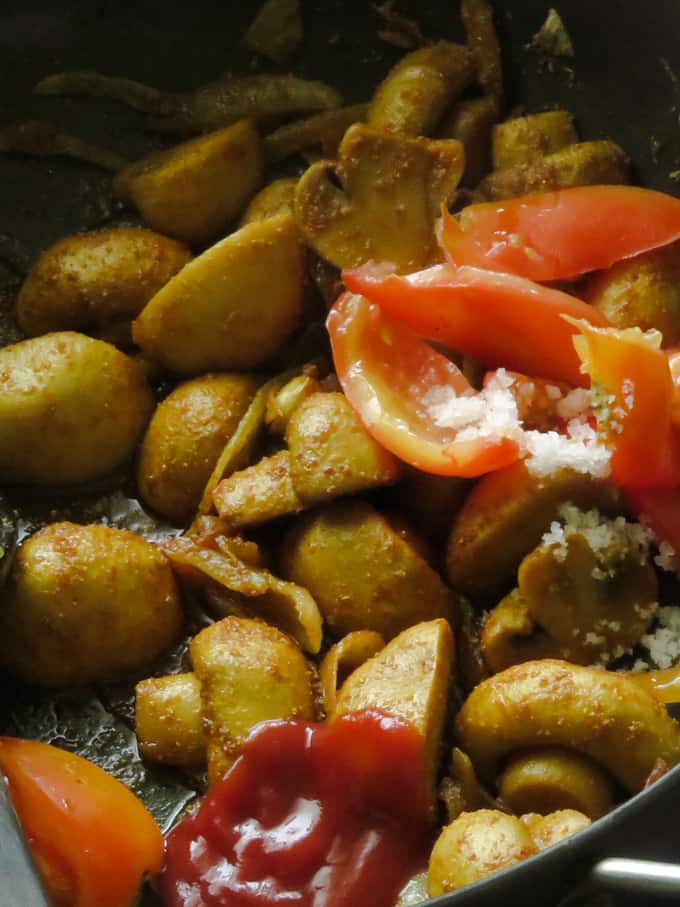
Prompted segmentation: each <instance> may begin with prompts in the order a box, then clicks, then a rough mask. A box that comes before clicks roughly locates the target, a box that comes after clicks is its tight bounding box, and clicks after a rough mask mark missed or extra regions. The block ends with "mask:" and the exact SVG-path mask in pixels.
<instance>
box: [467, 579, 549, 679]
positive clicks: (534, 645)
mask: <svg viewBox="0 0 680 907" xmlns="http://www.w3.org/2000/svg"><path fill="white" fill-rule="evenodd" d="M481 650H482V656H483V658H484V663H485V664H486V666H487V667H488V668H489V670H490V671H492V672H493V673H497V672H498V671H504V670H505V669H506V668H509V667H511V666H512V665H516V664H521V663H522V662H524V661H536V660H538V659H540V658H557V657H559V655H560V648H559V644H558V643H557V642H556V641H555V640H554V639H552V638H551V637H550V636H548V634H547V633H545V631H544V630H543V629H542V628H541V627H540V626H539V625H538V624H537V623H536V621H535V620H534V619H533V617H532V616H531V614H530V613H529V608H528V606H527V603H526V601H525V600H524V598H523V596H522V594H521V593H520V591H519V589H513V590H512V592H509V593H508V594H507V595H506V596H505V598H503V599H502V600H501V601H500V602H499V603H498V604H497V605H496V607H495V608H493V610H492V611H490V612H489V614H488V616H487V617H486V619H485V621H484V625H483V627H482V632H481Z"/></svg>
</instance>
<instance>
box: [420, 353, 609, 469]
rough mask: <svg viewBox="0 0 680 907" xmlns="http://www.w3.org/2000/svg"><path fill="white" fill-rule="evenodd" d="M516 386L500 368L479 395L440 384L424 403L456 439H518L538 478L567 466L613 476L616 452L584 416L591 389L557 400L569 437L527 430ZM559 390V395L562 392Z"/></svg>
mask: <svg viewBox="0 0 680 907" xmlns="http://www.w3.org/2000/svg"><path fill="white" fill-rule="evenodd" d="M513 383H514V379H513V378H512V376H510V375H508V373H507V371H506V370H505V369H503V368H499V369H497V370H496V372H494V374H493V375H492V376H491V378H490V379H489V380H488V381H487V383H486V385H485V387H484V388H483V389H482V390H481V391H479V392H474V391H470V392H467V393H464V394H460V395H459V394H456V392H455V390H454V389H453V388H452V387H450V386H442V385H439V386H436V387H432V388H431V389H430V390H429V391H427V393H425V394H424V396H423V397H422V403H423V407H424V410H425V412H426V413H427V415H428V416H429V417H430V418H431V419H432V420H433V421H434V422H435V424H436V425H437V426H439V427H440V428H444V429H447V428H448V429H451V430H452V431H455V432H456V441H475V440H486V441H489V442H492V443H493V442H498V441H501V440H504V439H509V440H512V441H514V442H515V443H516V444H517V447H518V448H519V453H520V457H522V456H523V457H525V461H526V465H527V469H528V470H529V472H531V473H533V474H534V475H536V476H539V477H544V476H548V475H550V474H551V473H553V472H555V471H556V470H558V469H563V468H569V469H573V470H574V471H575V472H580V473H585V474H589V475H592V476H594V477H596V478H606V477H607V476H608V475H609V471H610V470H609V461H610V459H611V452H610V451H609V450H608V449H607V448H606V447H605V446H604V445H603V444H601V443H600V442H599V440H598V436H597V432H596V431H595V429H594V428H593V427H592V426H591V425H589V424H588V423H587V422H586V421H584V419H583V418H582V416H583V414H584V412H585V411H587V408H588V402H589V392H588V391H584V390H582V389H580V388H577V389H576V390H573V391H570V393H568V394H567V395H566V396H565V397H564V398H563V399H562V400H560V401H559V402H558V404H557V406H558V407H559V406H562V407H563V418H569V421H568V423H567V429H566V434H560V433H559V432H556V431H547V432H541V431H537V430H533V429H532V430H530V431H527V430H525V429H524V428H523V425H522V421H521V419H520V417H519V411H518V406H517V400H516V399H515V395H514V394H513V393H512V391H511V390H510V388H511V386H512V384H513ZM555 390H556V391H557V392H558V393H559V388H555Z"/></svg>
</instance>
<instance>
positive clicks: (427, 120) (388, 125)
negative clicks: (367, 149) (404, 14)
mask: <svg viewBox="0 0 680 907" xmlns="http://www.w3.org/2000/svg"><path fill="white" fill-rule="evenodd" d="M473 74H474V63H473V59H472V54H471V53H470V51H469V50H468V48H467V47H465V45H464V44H452V43H451V42H449V41H440V42H439V43H437V44H428V45H426V46H425V47H419V48H418V49H417V50H414V51H412V52H411V53H409V54H406V56H404V57H402V59H401V60H399V62H398V63H397V64H396V66H394V67H393V68H392V69H391V70H390V72H389V73H388V74H387V76H386V77H385V79H384V81H383V82H381V84H380V85H379V86H378V87H377V89H376V90H375V94H374V95H373V100H372V101H371V105H370V107H369V108H368V114H367V117H366V121H367V123H368V125H369V126H372V127H374V128H375V129H387V130H389V131H390V132H398V133H401V134H402V135H410V136H419V135H431V134H432V132H433V131H434V130H435V129H436V127H437V124H438V123H439V121H440V119H441V118H442V115H443V114H444V113H445V111H446V110H447V109H448V108H449V107H451V106H452V105H453V104H455V103H456V101H457V100H458V99H459V98H460V97H461V95H462V94H463V92H464V91H465V89H466V88H467V87H468V85H469V84H470V82H471V81H472V77H473Z"/></svg>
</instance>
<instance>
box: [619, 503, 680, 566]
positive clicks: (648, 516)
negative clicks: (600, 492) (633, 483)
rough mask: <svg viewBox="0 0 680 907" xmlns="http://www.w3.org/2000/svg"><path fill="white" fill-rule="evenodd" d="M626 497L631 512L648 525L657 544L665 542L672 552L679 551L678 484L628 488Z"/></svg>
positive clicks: (679, 515) (679, 508) (679, 509)
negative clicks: (662, 486) (667, 486)
mask: <svg viewBox="0 0 680 907" xmlns="http://www.w3.org/2000/svg"><path fill="white" fill-rule="evenodd" d="M626 498H627V500H628V504H629V506H630V509H631V510H632V512H633V514H634V515H635V516H636V517H637V519H639V520H642V521H644V522H645V524H646V525H648V526H649V527H650V529H651V530H652V532H653V533H654V535H655V537H656V539H657V541H658V542H659V544H661V543H662V542H666V543H667V544H669V545H670V546H671V548H672V549H673V551H674V552H680V485H678V486H676V487H675V488H628V489H626ZM676 565H677V559H676Z"/></svg>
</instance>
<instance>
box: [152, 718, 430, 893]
mask: <svg viewBox="0 0 680 907" xmlns="http://www.w3.org/2000/svg"><path fill="white" fill-rule="evenodd" d="M431 837H432V835H431V827H430V822H429V814H428V798H427V781H426V772H425V761H424V753H423V739H422V737H421V736H420V735H419V734H418V732H417V731H416V730H415V729H414V728H413V727H412V726H411V725H410V724H408V723H407V722H405V721H403V720H402V719H400V718H396V717H393V716H391V715H386V714H384V713H381V712H378V711H373V710H366V711H361V712H354V713H350V714H347V715H343V716H341V717H339V718H337V719H336V720H335V721H333V722H332V723H330V724H311V723H308V722H303V721H296V720H287V721H270V722H265V723H263V724H261V725H259V726H258V727H257V728H255V730H254V731H253V732H252V733H251V735H250V736H249V737H248V739H247V740H246V742H245V743H244V744H243V747H242V749H241V755H240V756H239V758H238V759H237V761H236V762H235V763H234V765H233V767H232V768H231V769H230V771H229V772H228V773H227V775H226V776H225V777H224V778H223V779H222V780H221V781H219V782H217V783H216V784H215V785H214V786H213V787H212V788H211V790H210V792H209V794H208V795H207V797H206V798H205V800H204V801H203V803H202V804H201V806H200V808H199V809H198V810H197V812H196V813H194V814H193V815H192V816H189V817H188V818H187V819H185V820H184V821H183V822H181V823H180V824H179V825H178V826H177V827H176V828H175V829H174V830H173V831H172V832H171V833H170V835H169V836H168V838H167V841H166V858H165V865H164V868H163V871H162V873H161V875H160V877H159V880H158V883H159V890H160V893H161V897H162V899H163V904H164V905H165V907H273V905H296V907H298V905H299V907H357V905H359V904H371V907H392V905H393V904H394V903H395V901H396V899H397V897H398V895H399V892H400V890H401V888H402V887H403V886H404V884H405V883H406V882H407V881H408V879H409V878H410V877H411V876H412V875H413V874H414V873H416V872H418V871H419V870H421V869H422V868H423V867H424V865H425V862H426V860H427V855H428V853H429V849H430V844H431V843H432V841H431Z"/></svg>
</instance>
